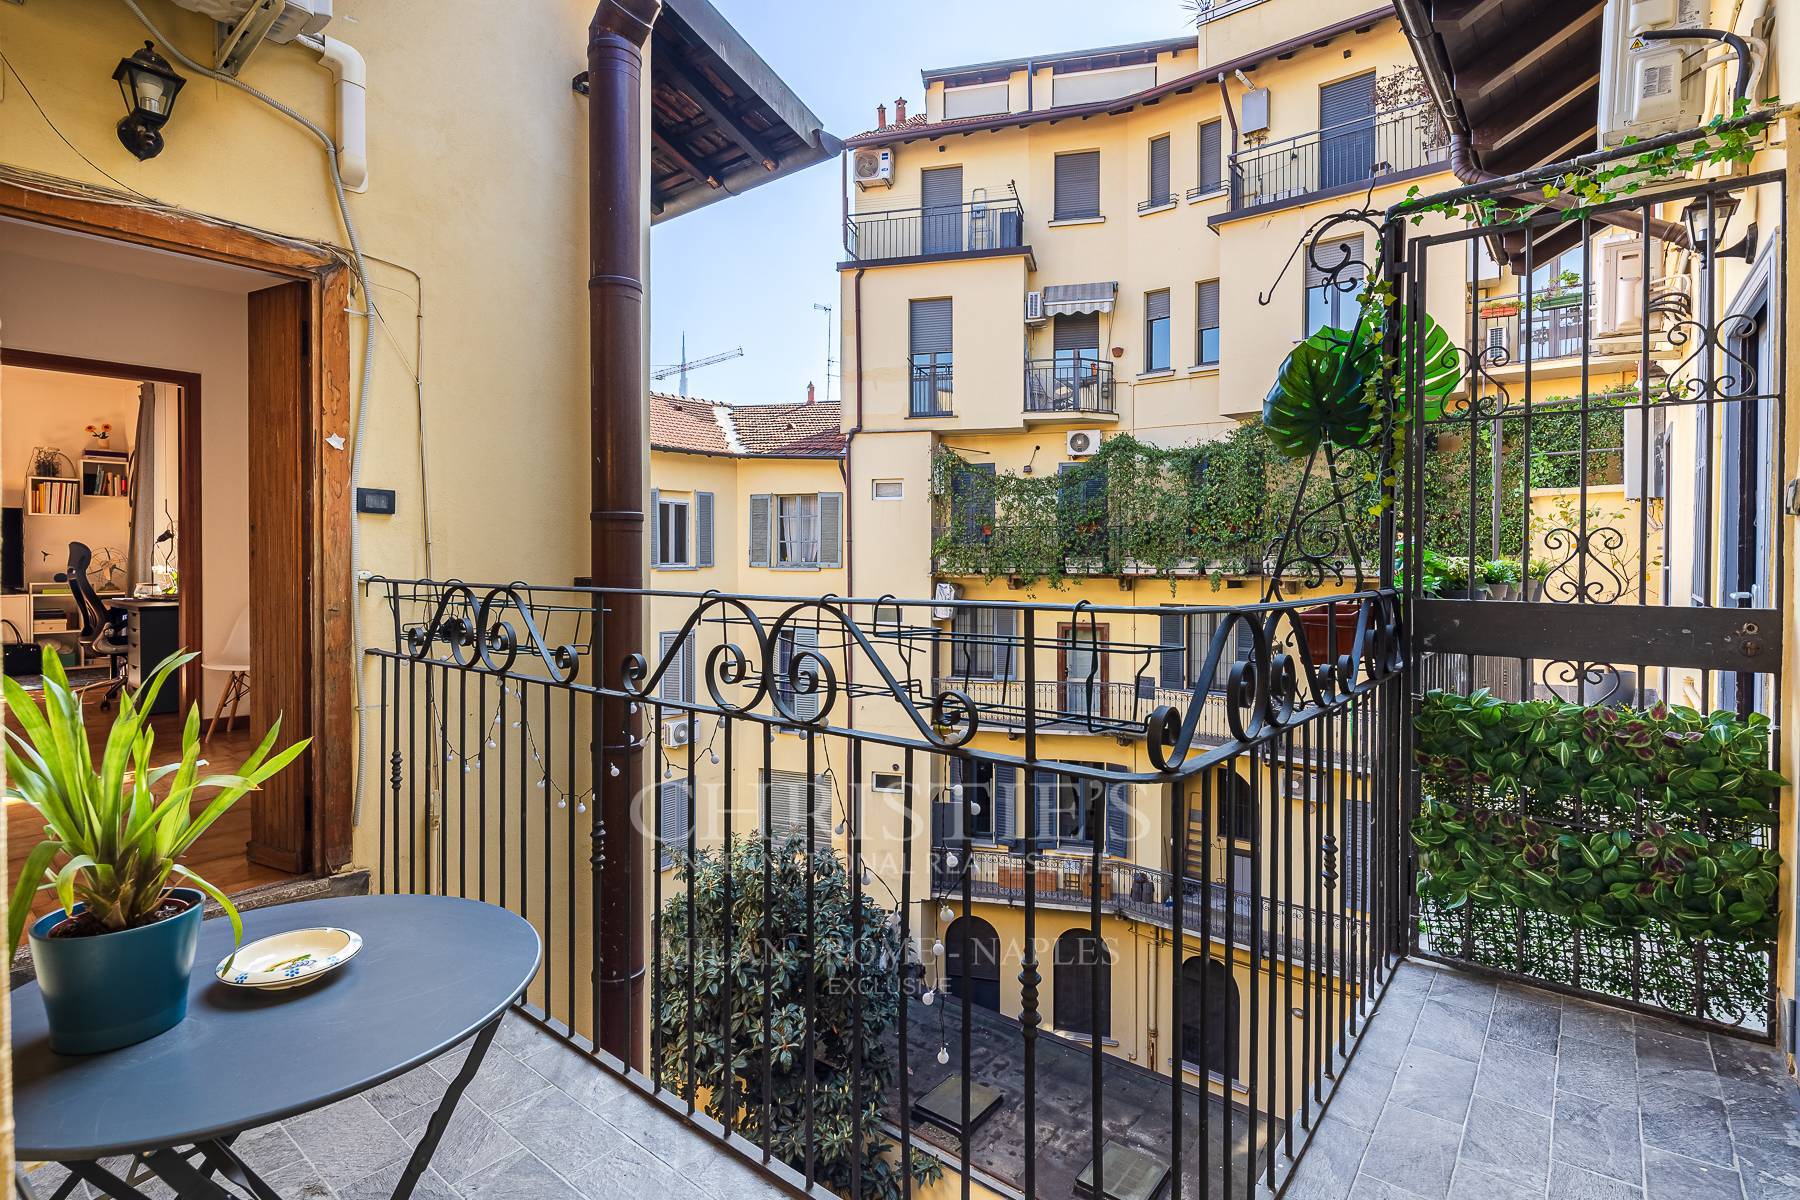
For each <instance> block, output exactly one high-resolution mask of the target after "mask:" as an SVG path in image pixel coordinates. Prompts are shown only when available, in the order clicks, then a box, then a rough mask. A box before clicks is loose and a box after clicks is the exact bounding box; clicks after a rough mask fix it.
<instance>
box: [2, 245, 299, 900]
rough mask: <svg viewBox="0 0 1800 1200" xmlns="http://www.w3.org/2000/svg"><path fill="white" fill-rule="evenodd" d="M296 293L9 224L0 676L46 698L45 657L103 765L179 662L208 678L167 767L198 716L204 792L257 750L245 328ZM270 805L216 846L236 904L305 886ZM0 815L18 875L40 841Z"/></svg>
mask: <svg viewBox="0 0 1800 1200" xmlns="http://www.w3.org/2000/svg"><path fill="white" fill-rule="evenodd" d="M284 282H285V281H283V280H282V279H281V278H280V277H278V276H274V275H270V274H266V273H263V272H260V271H255V270H249V269H246V268H243V267H240V266H237V265H232V264H225V263H219V262H211V261H207V260H204V259H200V258H195V257H190V256H186V255H180V254H174V253H169V252H165V251H162V250H157V249H151V248H146V247H142V246H136V245H130V244H127V243H124V242H120V241H114V240H110V239H105V238H99V237H93V236H89V235H86V234H82V233H76V232H70V231H65V230H60V229H55V228H52V227H49V226H46V225H38V224H32V223H28V222H22V221H14V220H0V336H3V343H0V635H3V637H4V642H5V644H6V646H5V669H6V672H7V674H8V675H9V676H11V677H13V678H15V679H17V680H18V681H19V682H20V683H21V684H23V685H24V686H25V687H26V688H27V689H28V690H37V689H39V688H41V681H40V670H41V668H40V665H39V664H40V663H41V659H42V654H43V653H44V652H45V651H46V650H51V649H53V650H54V651H55V652H56V653H57V654H58V655H59V657H60V659H61V661H62V663H63V665H64V667H65V669H66V671H67V673H68V675H69V678H70V681H71V684H72V685H74V687H75V688H76V689H77V690H78V693H79V695H80V697H81V701H82V708H83V717H84V720H85V723H86V725H87V728H88V731H89V738H90V742H91V743H92V744H93V745H94V747H95V748H96V750H98V748H99V746H100V745H101V744H102V743H103V742H104V740H105V737H106V734H107V732H108V730H109V729H110V728H111V726H112V722H113V720H114V717H115V716H116V715H117V712H118V704H117V695H118V689H119V688H121V687H125V688H132V687H135V686H137V684H138V683H139V682H141V681H142V679H143V678H144V677H146V676H147V675H148V674H149V673H151V672H152V671H153V670H154V668H155V666H156V664H157V663H158V662H159V661H161V660H162V659H163V658H164V657H166V656H167V655H169V654H172V653H176V652H178V651H181V650H188V651H192V652H195V653H197V654H198V655H199V658H197V659H196V660H195V661H194V662H193V663H192V664H191V665H190V666H189V667H188V668H187V669H185V670H183V671H182V672H181V673H180V674H179V676H178V677H177V678H175V679H173V680H172V681H171V686H169V687H167V688H165V689H164V694H163V695H162V697H161V698H160V699H159V701H158V703H157V704H156V705H155V706H154V708H153V712H154V713H155V716H154V717H153V719H152V724H153V728H154V731H155V734H156V743H155V744H156V753H155V756H154V761H156V762H158V763H162V762H169V761H174V760H175V759H177V758H178V757H179V754H180V745H181V733H182V726H183V723H184V721H185V719H186V714H187V713H188V712H189V710H190V709H196V708H197V709H198V712H199V716H200V722H201V724H200V731H201V735H202V737H203V738H204V745H203V748H202V751H201V757H202V758H203V759H205V760H206V762H207V763H208V766H209V768H210V769H211V770H212V771H213V772H226V771H230V770H232V769H233V768H235V767H236V766H237V765H238V764H239V763H241V762H242V761H243V759H244V758H245V757H246V756H247V755H248V753H249V752H250V750H252V749H253V748H254V746H255V745H256V743H257V741H258V740H259V739H260V737H261V736H262V734H263V733H264V732H265V731H266V724H267V721H266V720H264V721H263V722H262V723H261V724H260V725H259V723H258V720H257V718H256V717H255V715H254V714H253V697H254V696H255V692H256V685H257V675H256V672H255V671H253V670H252V667H253V660H254V658H255V655H253V653H252V645H253V643H255V642H256V639H257V638H258V636H259V634H264V632H265V631H260V630H259V629H258V628H257V621H256V620H255V619H254V617H255V613H254V612H253V610H254V609H257V608H259V607H260V606H259V605H257V604H253V602H252V597H253V592H254V591H255V590H256V589H255V588H254V587H253V580H255V579H258V570H257V568H256V567H254V566H253V563H252V553H251V544H252V533H251V531H252V526H253V523H254V521H255V515H256V514H255V506H254V504H253V499H252V495H251V490H250V479H251V477H252V467H253V459H254V458H255V457H256V452H255V451H254V450H253V445H254V431H253V429H252V424H253V422H252V420H251V412H252V392H253V390H254V389H253V388H252V384H251V376H252V363H251V359H252V353H251V318H250V310H251V308H252V307H253V302H252V300H251V297H252V295H253V294H254V293H257V292H259V291H263V290H265V289H270V288H272V287H278V286H279V285H281V284H283V283H284ZM257 424H258V425H262V424H266V423H265V422H260V421H259V422H257ZM294 503H295V501H294V499H293V498H292V497H289V498H288V504H289V505H290V506H291V505H292V504H294ZM288 584H289V588H290V590H292V584H293V581H292V580H289V581H288ZM10 719H12V718H10V717H9V720H10ZM291 726H292V722H289V723H288V724H287V725H286V726H284V729H285V728H291ZM285 740H287V739H286V738H285V737H284V741H285ZM261 800H262V798H260V797H258V798H253V799H252V801H250V802H247V803H244V804H240V805H238V806H236V808H234V809H233V810H232V811H231V812H230V813H229V814H227V816H226V818H225V819H224V820H222V821H220V822H219V823H218V824H217V825H215V826H214V827H213V828H212V829H211V830H210V831H209V832H208V833H207V834H206V836H205V839H204V840H203V844H202V845H203V853H201V855H200V856H199V859H198V861H197V863H196V869H198V870H199V871H200V872H201V873H202V874H203V875H205V876H206V877H207V878H208V879H209V880H211V881H212V882H213V883H214V884H216V885H217V886H219V887H221V888H223V889H224V890H226V891H228V892H242V891H244V890H245V889H248V888H252V887H257V886H260V885H265V884H270V883H275V882H280V881H283V880H288V879H291V878H292V877H294V876H295V875H296V874H300V873H303V872H304V869H305V864H304V863H302V862H299V861H296V860H295V859H293V858H292V857H287V856H283V855H281V854H278V853H275V854H271V853H258V851H257V848H256V846H255V845H254V842H255V839H256V831H255V830H254V828H253V824H254V818H255V811H256V805H257V803H259V802H261ZM6 815H7V820H8V835H9V856H10V858H11V860H12V864H11V865H12V867H13V868H14V870H15V871H16V870H17V869H18V867H19V866H20V864H21V863H22V861H23V858H24V856H25V854H26V853H27V852H28V851H29V849H30V848H31V846H33V845H34V844H36V842H37V841H38V840H39V837H40V831H41V827H40V826H39V824H38V818H37V815H36V813H35V812H33V811H31V810H30V809H29V808H28V807H27V806H25V805H24V804H22V803H19V802H13V801H8V802H7V814H6ZM259 860H260V861H259ZM51 904H52V901H51V900H50V898H49V897H48V896H45V897H42V898H41V899H40V901H39V907H40V908H43V909H45V910H46V911H47V910H48V908H49V907H50V906H51Z"/></svg>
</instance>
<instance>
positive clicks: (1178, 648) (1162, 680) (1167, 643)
mask: <svg viewBox="0 0 1800 1200" xmlns="http://www.w3.org/2000/svg"><path fill="white" fill-rule="evenodd" d="M1186 625H1187V618H1186V617H1184V616H1183V615H1182V614H1180V613H1173V612H1170V613H1164V614H1163V615H1162V662H1161V664H1160V667H1161V669H1160V671H1159V672H1158V675H1159V678H1158V680H1157V682H1158V684H1159V685H1160V686H1162V687H1164V688H1167V689H1169V690H1170V691H1180V690H1182V689H1183V688H1185V687H1186V686H1187V646H1186V645H1185V641H1186V639H1185V638H1183V637H1182V634H1183V633H1184V632H1185V626H1186Z"/></svg>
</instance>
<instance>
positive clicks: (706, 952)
mask: <svg viewBox="0 0 1800 1200" xmlns="http://www.w3.org/2000/svg"><path fill="white" fill-rule="evenodd" d="M730 862H731V908H730V914H729V921H728V920H727V912H726V905H725V863H726V856H725V851H724V850H723V849H717V850H703V851H701V852H700V853H699V855H698V857H697V859H695V860H694V861H693V862H692V863H689V862H687V861H686V860H685V858H684V859H683V860H681V861H679V862H678V863H677V869H676V878H677V880H678V881H680V882H681V883H682V885H683V887H682V890H681V891H679V892H678V893H677V894H676V895H675V896H674V897H673V898H672V899H670V900H669V901H668V902H667V903H666V904H664V905H663V908H662V918H661V922H660V931H659V937H660V941H661V943H662V947H661V948H662V954H661V958H662V961H661V964H660V970H659V972H658V974H657V978H656V984H657V992H656V996H655V1013H656V1032H657V1035H658V1036H659V1037H660V1039H661V1053H660V1057H659V1059H658V1062H657V1063H656V1067H657V1070H658V1073H659V1078H660V1080H661V1082H662V1084H663V1086H664V1087H667V1088H671V1089H674V1090H675V1091H677V1092H678V1093H681V1094H683V1095H686V1094H688V1088H689V1084H690V1076H689V1073H688V1059H689V1055H690V1053H691V1054H692V1056H693V1074H692V1077H691V1083H692V1084H693V1085H694V1087H695V1088H696V1089H704V1090H705V1091H706V1093H707V1094H706V1097H705V1106H706V1112H707V1114H708V1115H709V1116H711V1117H713V1118H714V1119H715V1120H719V1121H721V1122H722V1121H723V1120H724V1117H725V1077H726V1072H727V1070H728V1069H729V1071H730V1073H731V1077H732V1083H731V1096H732V1103H733V1107H734V1109H735V1110H736V1112H735V1115H734V1118H733V1120H734V1124H735V1127H736V1129H737V1130H738V1132H740V1133H742V1134H743V1135H744V1136H745V1137H746V1138H748V1139H750V1140H751V1141H752V1142H755V1143H757V1144H758V1145H761V1144H763V1140H764V1137H765V1135H766V1136H767V1137H768V1139H769V1143H768V1144H769V1148H770V1151H771V1152H772V1153H773V1154H774V1155H775V1156H776V1157H777V1158H779V1159H781V1160H782V1161H783V1162H785V1163H787V1164H788V1165H789V1166H791V1167H793V1168H794V1169H796V1170H803V1169H804V1167H805V1162H806V1153H807V1148H808V1146H809V1145H810V1146H811V1147H812V1150H813V1154H814V1170H815V1172H816V1175H817V1178H818V1179H819V1181H820V1182H822V1183H824V1184H826V1185H828V1186H830V1187H833V1188H836V1189H837V1190H838V1191H840V1192H844V1193H846V1194H847V1193H848V1191H849V1188H850V1177H851V1163H852V1161H853V1160H854V1158H855V1157H856V1156H857V1155H858V1154H859V1153H860V1155H861V1159H862V1191H863V1195H865V1196H869V1197H874V1198H876V1200H896V1198H897V1197H898V1196H899V1195H900V1193H901V1187H900V1184H901V1180H900V1176H899V1173H898V1159H899V1152H898V1150H897V1149H896V1148H895V1147H894V1146H893V1144H892V1143H891V1142H889V1141H888V1139H887V1138H886V1137H884V1136H883V1135H882V1132H881V1124H880V1122H881V1120H882V1117H881V1111H882V1107H883V1105H884V1103H885V1100H886V1096H887V1091H888V1089H889V1088H890V1087H891V1086H892V1085H893V1082H894V1071H895V1066H894V1062H893V1054H892V1051H891V1049H890V1046H889V1043H888V1040H887V1031H888V1029H889V1027H890V1026H892V1024H893V1023H894V1020H895V1018H896V1016H897V1014H898V1011H899V1002H900V977H901V970H902V950H901V943H900V933H899V929H898V927H897V926H895V925H892V924H890V922H889V917H888V913H887V911H886V910H885V909H883V908H882V907H881V906H880V905H879V904H876V903H875V902H874V901H873V900H872V899H870V898H869V897H868V896H866V895H865V896H864V897H862V904H861V908H860V925H859V927H858V928H856V929H853V928H852V924H853V923H852V920H851V916H852V913H853V912H854V911H858V910H856V909H854V908H853V906H852V897H851V895H850V881H849V878H848V875H847V873H846V871H845V868H844V864H843V862H842V861H840V860H839V859H838V857H837V856H836V855H835V854H833V853H832V852H831V851H830V850H818V851H815V853H814V854H813V856H812V860H811V872H810V873H811V875H812V882H811V890H812V901H813V922H812V926H811V928H813V929H814V930H816V935H817V936H816V939H814V940H811V941H809V939H808V937H807V930H808V921H807V891H808V873H809V872H808V865H807V855H806V848H805V843H804V841H802V840H800V839H787V840H781V841H777V842H775V843H774V844H773V846H772V849H771V853H770V854H769V855H768V856H767V860H766V862H765V856H764V854H763V846H762V842H761V840H760V839H759V838H755V837H746V838H742V839H739V840H737V841H736V842H735V843H734V844H733V846H732V847H731V853H730ZM765 866H766V867H767V869H768V872H769V876H770V879H769V883H770V886H769V888H768V889H767V891H766V892H765V889H764V870H765ZM690 896H691V899H690ZM690 905H691V911H692V916H693V921H694V929H693V940H692V942H691V945H692V947H693V953H691V954H690V953H689V949H688V948H689V946H690V942H689V936H688V919H689V913H690ZM765 908H766V910H767V916H768V921H767V927H768V930H769V940H768V942H766V943H765V942H764V940H763V931H764V924H765V923H764V913H765ZM765 968H766V970H767V973H768V976H769V981H770V997H771V999H770V1003H769V1005H767V1006H765V1005H764V1003H763V977H764V972H765ZM728 973H729V977H730V981H731V983H730V987H731V1010H730V1013H729V1016H730V1022H731V1037H730V1055H731V1062H730V1064H729V1068H728V1067H727V1064H726V1062H725V1054H726V1039H725V1038H724V1037H723V1036H722V1030H723V1028H724V1025H725V1019H726V1016H727V1013H726V1010H725V986H724V984H725V979H726V976H727V974H728ZM809 976H810V979H811V984H812V1011H813V1024H812V1036H813V1046H814V1052H813V1069H812V1078H811V1087H810V1091H811V1093H812V1103H813V1106H814V1107H813V1125H812V1137H811V1140H810V1142H809V1141H808V1140H807V1125H806V1113H807V1105H808V1091H809V1086H808V1078H807V1063H806V1038H807V1021H806V1012H807V982H808V978H809ZM690 982H691V984H692V987H693V993H694V998H693V1008H692V1014H693V1024H692V1026H691V1027H690V1026H689V1024H688V1019H687V1015H688V1012H689V1008H688V988H689V985H690ZM859 1005H860V1007H861V1012H862V1029H861V1047H862V1049H861V1055H862V1058H861V1062H862V1070H861V1084H862V1145H861V1147H860V1150H859V1148H858V1147H857V1145H856V1144H855V1142H854V1139H853V1130H852V1122H851V1117H852V1115H853V1112H854V1110H855V1091H854V1086H853V1085H854V1081H855V1075H854V1071H855V1063H856V1053H857V1050H856V1046H857V1040H856V1031H855V1023H854V1022H855V1018H854V1013H855V1011H856V1009H857V1007H858V1006H859ZM765 1014H766V1019H767V1021H768V1025H769V1036H768V1039H767V1041H766V1043H765V1039H764V1035H763V1027H764V1021H765ZM690 1036H691V1045H690ZM765 1044H766V1045H767V1047H768V1065H769V1075H770V1082H771V1084H772V1087H771V1088H770V1089H769V1090H768V1091H767V1092H765V1090H764V1078H763V1067H764V1046H765ZM942 1173H943V1168H942V1167H941V1166H940V1165H939V1163H938V1162H937V1160H936V1159H934V1158H931V1157H930V1156H928V1155H924V1154H918V1153H915V1154H914V1155H913V1162H912V1175H913V1178H914V1180H915V1181H917V1182H918V1183H929V1182H932V1181H935V1180H936V1179H937V1178H939V1176H941V1175H942Z"/></svg>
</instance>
